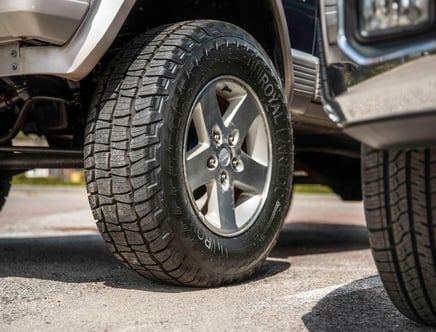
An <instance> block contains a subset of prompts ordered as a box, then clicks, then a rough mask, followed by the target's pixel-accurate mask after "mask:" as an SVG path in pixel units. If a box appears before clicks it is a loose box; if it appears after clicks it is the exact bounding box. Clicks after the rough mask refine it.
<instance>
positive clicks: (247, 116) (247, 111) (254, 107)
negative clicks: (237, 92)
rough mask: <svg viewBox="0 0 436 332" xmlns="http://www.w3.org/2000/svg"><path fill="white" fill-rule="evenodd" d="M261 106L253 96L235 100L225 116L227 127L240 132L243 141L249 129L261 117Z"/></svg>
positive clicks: (244, 96)
mask: <svg viewBox="0 0 436 332" xmlns="http://www.w3.org/2000/svg"><path fill="white" fill-rule="evenodd" d="M258 109H259V105H258V104H257V102H256V101H255V100H254V98H253V97H252V96H251V95H247V94H246V95H243V96H241V97H238V98H235V99H234V100H232V101H231V102H230V105H229V107H228V109H227V111H226V113H225V114H224V117H223V120H224V124H225V125H226V126H233V127H234V128H237V129H238V131H239V135H240V137H241V139H242V140H243V139H244V138H245V136H246V135H247V133H248V129H250V126H251V125H252V124H253V121H254V120H255V119H256V117H257V116H258V115H259V111H258Z"/></svg>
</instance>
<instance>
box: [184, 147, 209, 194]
mask: <svg viewBox="0 0 436 332" xmlns="http://www.w3.org/2000/svg"><path fill="white" fill-rule="evenodd" d="M211 156H212V152H211V150H210V149H209V146H208V145H206V144H198V145H197V146H196V147H195V148H193V149H192V150H191V151H189V152H188V156H187V158H186V175H187V178H188V182H189V186H190V187H191V190H193V191H194V190H195V189H197V188H198V187H200V186H202V185H205V184H206V183H208V182H209V181H210V180H212V179H213V178H214V177H215V176H214V174H215V172H214V170H211V169H209V168H208V167H207V162H208V160H209V158H210V157H211Z"/></svg>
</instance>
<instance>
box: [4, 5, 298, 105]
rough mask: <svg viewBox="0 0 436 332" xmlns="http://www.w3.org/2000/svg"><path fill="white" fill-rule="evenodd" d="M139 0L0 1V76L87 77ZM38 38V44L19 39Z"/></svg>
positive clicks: (283, 33) (287, 77) (286, 67)
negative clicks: (25, 42) (27, 43)
mask: <svg viewBox="0 0 436 332" xmlns="http://www.w3.org/2000/svg"><path fill="white" fill-rule="evenodd" d="M135 2H136V1H135V0H110V1H107V0H106V1H105V0H37V1H35V0H21V1H15V0H4V1H2V2H1V4H0V77H5V76H18V75H35V74H44V75H55V76H59V77H64V78H66V79H69V80H74V81H79V80H81V79H83V78H84V77H85V76H86V75H88V74H89V73H90V71H91V70H92V69H93V68H94V67H95V65H96V64H97V63H98V61H99V60H100V59H101V58H102V57H103V55H104V54H105V52H106V51H107V50H108V49H109V47H110V45H111V44H112V42H113V41H114V39H115V37H116V35H117V33H118V32H119V30H120V29H121V27H122V25H123V24H124V22H125V20H126V18H127V17H128V15H129V13H130V11H131V9H132V8H133V6H134V5H135ZM271 6H272V10H273V13H274V15H275V18H276V20H275V22H276V25H277V26H276V29H277V33H278V35H279V39H280V47H281V50H282V53H283V54H282V61H283V63H282V64H281V66H280V67H281V68H283V73H282V75H283V82H284V87H285V91H286V95H287V96H288V99H289V100H290V99H291V85H292V82H293V77H292V60H291V47H290V42H289V35H288V29H287V24H286V18H285V15H284V12H283V7H282V3H281V1H279V0H272V1H271ZM26 40H37V41H39V42H41V44H40V45H32V44H31V45H23V44H22V43H21V44H20V43H19V42H23V41H26Z"/></svg>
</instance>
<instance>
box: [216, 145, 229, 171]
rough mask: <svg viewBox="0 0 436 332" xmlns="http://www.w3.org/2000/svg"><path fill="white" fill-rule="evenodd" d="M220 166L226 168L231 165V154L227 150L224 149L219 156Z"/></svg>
mask: <svg viewBox="0 0 436 332" xmlns="http://www.w3.org/2000/svg"><path fill="white" fill-rule="evenodd" d="M218 159H219V161H220V165H221V166H223V167H226V166H228V165H229V164H230V152H229V150H227V149H226V148H224V149H222V150H221V151H220V153H219V155H218Z"/></svg>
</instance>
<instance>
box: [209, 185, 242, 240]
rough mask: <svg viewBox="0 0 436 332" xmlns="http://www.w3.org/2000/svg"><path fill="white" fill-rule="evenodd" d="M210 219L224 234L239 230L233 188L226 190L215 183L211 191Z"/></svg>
mask: <svg viewBox="0 0 436 332" xmlns="http://www.w3.org/2000/svg"><path fill="white" fill-rule="evenodd" d="M208 217H209V218H211V219H213V223H214V224H215V225H216V226H218V227H219V228H220V229H221V230H222V231H224V232H226V231H227V232H232V231H233V232H234V231H235V230H236V229H237V224H236V215H235V204H234V194H233V188H228V189H227V190H225V189H224V188H223V187H222V186H221V185H220V184H218V183H216V182H215V184H214V186H213V187H212V189H211V195H210V199H209V206H208Z"/></svg>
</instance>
